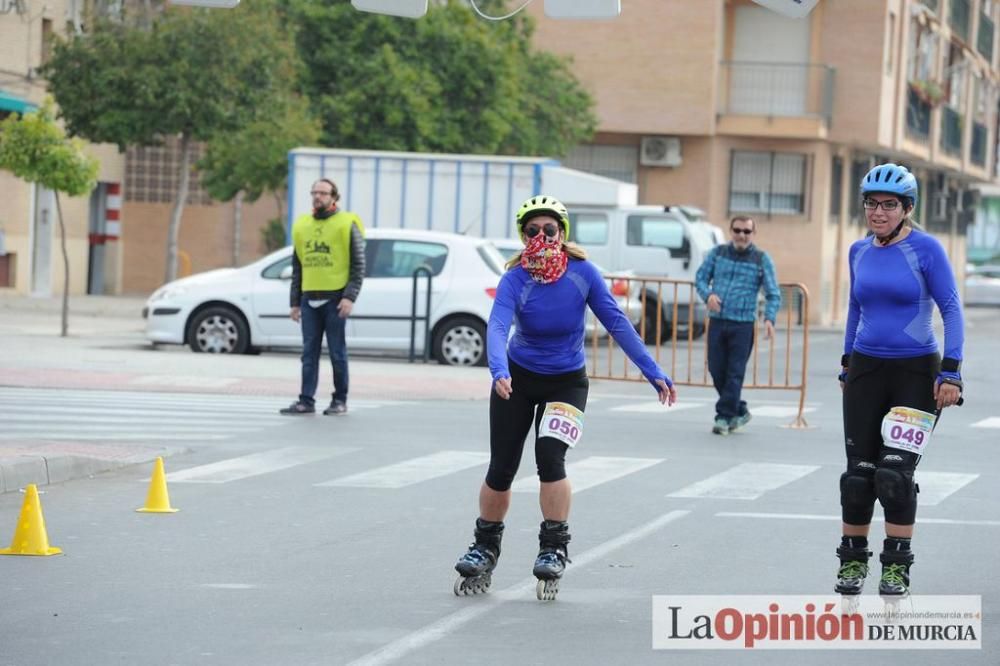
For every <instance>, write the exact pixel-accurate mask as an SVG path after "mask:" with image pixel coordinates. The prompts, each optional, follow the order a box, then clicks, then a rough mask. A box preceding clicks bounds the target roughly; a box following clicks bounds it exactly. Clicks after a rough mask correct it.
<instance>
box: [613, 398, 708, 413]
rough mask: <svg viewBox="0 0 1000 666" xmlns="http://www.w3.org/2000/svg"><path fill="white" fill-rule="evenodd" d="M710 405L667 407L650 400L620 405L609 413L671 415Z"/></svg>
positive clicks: (697, 404)
mask: <svg viewBox="0 0 1000 666" xmlns="http://www.w3.org/2000/svg"><path fill="white" fill-rule="evenodd" d="M707 404H708V403H706V402H675V403H674V404H673V405H672V406H670V407H667V406H666V405H661V404H660V403H659V402H657V401H656V400H650V401H648V402H636V403H632V404H630V405H619V406H618V407H612V408H611V409H610V410H608V411H612V412H634V413H639V414H646V413H649V412H654V413H663V414H669V413H672V412H680V411H683V410H685V409H694V408H695V407H704V406H706V405H707Z"/></svg>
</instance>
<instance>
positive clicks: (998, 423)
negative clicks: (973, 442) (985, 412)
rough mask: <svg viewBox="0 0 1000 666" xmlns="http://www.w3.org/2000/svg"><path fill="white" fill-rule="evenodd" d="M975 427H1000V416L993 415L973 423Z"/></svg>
mask: <svg viewBox="0 0 1000 666" xmlns="http://www.w3.org/2000/svg"><path fill="white" fill-rule="evenodd" d="M971 427H973V428H1000V416H991V417H989V418H988V419H983V420H982V421H976V422H975V423H973V424H972V426H971Z"/></svg>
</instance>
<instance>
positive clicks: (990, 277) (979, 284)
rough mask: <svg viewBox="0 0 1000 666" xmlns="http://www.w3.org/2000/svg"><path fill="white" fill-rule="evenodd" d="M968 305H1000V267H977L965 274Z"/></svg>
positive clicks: (966, 301) (966, 302)
mask: <svg viewBox="0 0 1000 666" xmlns="http://www.w3.org/2000/svg"><path fill="white" fill-rule="evenodd" d="M965 304H966V305H1000V266H975V267H973V268H971V269H969V270H968V271H966V274H965Z"/></svg>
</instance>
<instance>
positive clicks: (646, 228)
mask: <svg viewBox="0 0 1000 666" xmlns="http://www.w3.org/2000/svg"><path fill="white" fill-rule="evenodd" d="M569 214H570V240H572V241H574V242H575V243H577V244H578V245H580V246H581V247H583V248H584V249H585V250H586V251H587V254H588V255H589V256H590V258H591V259H593V260H594V262H596V263H598V264H601V265H602V266H604V267H605V268H606V270H608V272H610V273H615V272H618V271H627V270H630V271H634V273H635V274H636V275H637V276H638V277H640V278H642V277H648V278H665V279H670V280H684V281H691V282H693V281H694V277H695V273H696V272H697V270H698V267H699V266H701V262H702V261H704V260H705V257H706V256H707V255H708V253H709V252H710V251H711V250H712V248H713V247H715V246H716V245H717V244H718V243H719V238H720V232H721V230H720V229H718V227H715V226H714V225H712V224H710V223H708V222H706V221H704V219H697V217H696V216H695V215H693V214H692V213H689V212H685V211H683V210H682V207H680V206H627V207H616V208H602V207H584V206H579V207H573V206H571V207H570V209H569ZM645 291H646V312H645V317H646V342H647V343H653V342H656V340H655V339H654V338H655V331H656V323H657V322H656V317H657V298H658V297H659V298H660V300H661V304H660V308H659V309H660V314H661V320H662V321H661V327H660V328H661V332H662V335H661V338H668V337H669V336H670V334H671V330H672V327H673V321H672V317H673V303H674V289H673V286H672V285H669V284H667V285H664V286H663V288H662V290H660V289H659V283H658V282H649V283H646V285H645ZM658 292H659V294H658ZM692 297H693V300H694V314H693V317H691V316H690V315H689V307H688V303H689V302H690V301H691V300H692ZM676 300H677V303H678V321H677V328H678V335H679V336H687V335H688V326H689V321H688V320H689V319H692V322H691V326H692V327H693V337H695V338H698V337H700V336H701V335H702V334H703V333H704V330H705V328H704V323H703V322H704V319H705V314H706V310H705V304H704V303H702V302H701V299H699V298H698V296H697V294H693V293H692V290H690V289H689V288H686V287H680V288H678V289H677V298H676Z"/></svg>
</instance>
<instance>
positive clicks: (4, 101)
mask: <svg viewBox="0 0 1000 666" xmlns="http://www.w3.org/2000/svg"><path fill="white" fill-rule="evenodd" d="M37 110H38V107H37V106H36V105H34V104H32V103H31V102H29V101H28V100H26V99H24V98H23V97H18V96H17V95H12V94H10V93H9V92H4V91H3V90H0V111H10V112H12V113H29V112H31V111H37Z"/></svg>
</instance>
